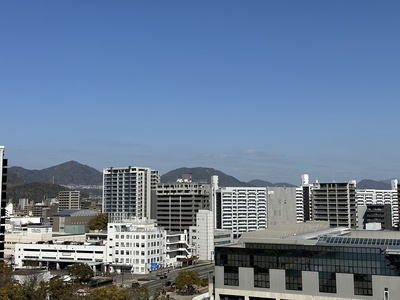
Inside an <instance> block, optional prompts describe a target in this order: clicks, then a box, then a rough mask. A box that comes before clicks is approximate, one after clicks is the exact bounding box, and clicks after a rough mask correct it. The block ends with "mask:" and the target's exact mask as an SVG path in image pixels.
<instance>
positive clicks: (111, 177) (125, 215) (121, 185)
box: [103, 167, 160, 222]
mask: <svg viewBox="0 0 400 300" xmlns="http://www.w3.org/2000/svg"><path fill="white" fill-rule="evenodd" d="M159 182H160V175H159V172H158V171H155V170H152V169H150V168H141V167H123V168H106V169H104V170H103V212H104V213H108V214H109V215H110V221H115V222H118V221H121V220H124V219H129V218H131V217H136V218H148V219H149V218H150V213H151V191H152V189H156V187H157V184H158V183H159Z"/></svg>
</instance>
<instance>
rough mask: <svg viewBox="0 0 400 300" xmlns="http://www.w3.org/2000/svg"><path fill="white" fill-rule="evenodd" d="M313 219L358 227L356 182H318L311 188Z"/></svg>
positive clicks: (335, 225) (339, 225)
mask: <svg viewBox="0 0 400 300" xmlns="http://www.w3.org/2000/svg"><path fill="white" fill-rule="evenodd" d="M311 197H312V220H314V221H329V223H330V225H331V227H341V226H344V227H349V228H357V202H356V182H355V181H349V182H321V183H320V182H316V183H315V184H314V185H313V187H312V190H311Z"/></svg>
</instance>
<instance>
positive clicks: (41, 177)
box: [8, 160, 103, 185]
mask: <svg viewBox="0 0 400 300" xmlns="http://www.w3.org/2000/svg"><path fill="white" fill-rule="evenodd" d="M8 172H9V174H10V177H11V178H15V180H18V179H19V180H21V181H24V182H48V183H57V184H61V185H101V184H102V181H103V175H102V173H101V172H100V171H98V170H96V169H94V168H92V167H89V166H87V165H83V164H80V163H78V162H76V161H74V160H71V161H68V162H65V163H61V164H59V165H56V166H52V167H49V168H45V169H42V170H27V169H24V168H22V167H10V168H8Z"/></svg>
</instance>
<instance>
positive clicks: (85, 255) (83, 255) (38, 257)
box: [15, 241, 106, 271]
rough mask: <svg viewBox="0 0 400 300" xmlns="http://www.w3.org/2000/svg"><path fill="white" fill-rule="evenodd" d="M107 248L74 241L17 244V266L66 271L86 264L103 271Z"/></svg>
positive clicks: (97, 244)
mask: <svg viewBox="0 0 400 300" xmlns="http://www.w3.org/2000/svg"><path fill="white" fill-rule="evenodd" d="M105 256H106V247H105V246H104V245H103V243H100V242H99V243H85V242H74V241H63V242H60V241H39V242H36V243H30V244H28V243H17V244H15V266H16V267H17V268H23V267H30V268H32V267H41V266H43V267H48V268H49V269H64V268H66V267H67V266H68V265H71V264H74V263H86V264H88V265H90V266H92V267H93V269H95V268H96V267H97V270H99V271H101V266H102V265H103V258H104V257H105Z"/></svg>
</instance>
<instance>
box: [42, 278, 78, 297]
mask: <svg viewBox="0 0 400 300" xmlns="http://www.w3.org/2000/svg"><path fill="white" fill-rule="evenodd" d="M73 291H74V286H73V285H71V284H67V283H65V282H63V281H62V279H60V278H53V279H50V281H49V284H48V295H49V300H71V299H74V297H71V295H72V294H73Z"/></svg>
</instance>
